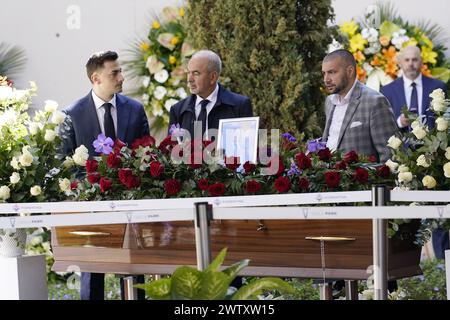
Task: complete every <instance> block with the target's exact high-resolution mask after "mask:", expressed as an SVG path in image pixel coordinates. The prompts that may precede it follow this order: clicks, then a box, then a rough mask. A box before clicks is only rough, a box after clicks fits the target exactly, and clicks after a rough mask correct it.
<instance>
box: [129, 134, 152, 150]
mask: <svg viewBox="0 0 450 320" xmlns="http://www.w3.org/2000/svg"><path fill="white" fill-rule="evenodd" d="M154 145H155V138H153V137H152V136H150V135H146V136H143V137H141V138H138V139H136V140H134V141H133V143H132V145H131V148H132V149H138V148H139V147H151V146H154Z"/></svg>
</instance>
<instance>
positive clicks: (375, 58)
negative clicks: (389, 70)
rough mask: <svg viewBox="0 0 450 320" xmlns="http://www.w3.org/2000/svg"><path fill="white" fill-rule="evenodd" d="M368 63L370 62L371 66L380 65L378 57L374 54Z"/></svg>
mask: <svg viewBox="0 0 450 320" xmlns="http://www.w3.org/2000/svg"><path fill="white" fill-rule="evenodd" d="M370 64H371V65H372V66H374V67H378V66H380V65H381V61H380V58H378V56H375V57H374V58H373V60H372V61H371V62H370Z"/></svg>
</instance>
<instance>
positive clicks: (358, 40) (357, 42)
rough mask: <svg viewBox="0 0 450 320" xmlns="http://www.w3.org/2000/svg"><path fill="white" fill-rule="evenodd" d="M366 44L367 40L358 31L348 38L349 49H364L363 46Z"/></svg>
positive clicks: (354, 50) (352, 50) (353, 50)
mask: <svg viewBox="0 0 450 320" xmlns="http://www.w3.org/2000/svg"><path fill="white" fill-rule="evenodd" d="M366 44H367V40H366V39H364V38H363V37H362V35H361V34H360V33H358V34H356V35H354V36H353V37H351V38H350V51H351V52H353V53H354V52H356V51H358V50H361V51H362V50H364V46H365V45H366Z"/></svg>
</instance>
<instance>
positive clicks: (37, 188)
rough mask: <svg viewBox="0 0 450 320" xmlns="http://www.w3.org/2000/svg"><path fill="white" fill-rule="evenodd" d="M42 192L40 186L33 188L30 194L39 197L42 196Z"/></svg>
mask: <svg viewBox="0 0 450 320" xmlns="http://www.w3.org/2000/svg"><path fill="white" fill-rule="evenodd" d="M41 192H42V189H41V187H40V186H32V187H31V188H30V193H31V195H32V196H38V195H40V194H41Z"/></svg>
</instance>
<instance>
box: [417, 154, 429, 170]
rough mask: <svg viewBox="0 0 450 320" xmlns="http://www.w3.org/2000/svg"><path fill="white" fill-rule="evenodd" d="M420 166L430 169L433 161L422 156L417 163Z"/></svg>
mask: <svg viewBox="0 0 450 320" xmlns="http://www.w3.org/2000/svg"><path fill="white" fill-rule="evenodd" d="M416 163H417V165H418V166H421V167H424V168H428V167H429V166H430V165H431V161H430V160H429V159H427V157H425V155H423V154H421V155H420V156H419V157H418V158H417V161H416Z"/></svg>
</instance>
